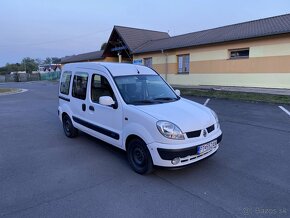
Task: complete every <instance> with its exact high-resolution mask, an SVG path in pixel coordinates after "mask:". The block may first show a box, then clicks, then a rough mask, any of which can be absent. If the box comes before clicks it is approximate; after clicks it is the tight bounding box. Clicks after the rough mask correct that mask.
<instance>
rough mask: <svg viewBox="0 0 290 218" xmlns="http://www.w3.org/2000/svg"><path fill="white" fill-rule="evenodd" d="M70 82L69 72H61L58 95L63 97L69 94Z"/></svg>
mask: <svg viewBox="0 0 290 218" xmlns="http://www.w3.org/2000/svg"><path fill="white" fill-rule="evenodd" d="M70 80H71V72H70V71H65V72H63V73H62V75H61V79H60V93H62V94H65V95H68V94H69V86H70Z"/></svg>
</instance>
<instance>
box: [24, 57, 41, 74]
mask: <svg viewBox="0 0 290 218" xmlns="http://www.w3.org/2000/svg"><path fill="white" fill-rule="evenodd" d="M21 64H22V66H23V67H24V70H25V71H26V73H32V71H35V70H37V69H38V64H37V63H36V61H35V60H34V59H32V58H29V57H27V58H23V60H22V62H21Z"/></svg>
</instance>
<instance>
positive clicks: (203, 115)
mask: <svg viewBox="0 0 290 218" xmlns="http://www.w3.org/2000/svg"><path fill="white" fill-rule="evenodd" d="M179 95H180V92H179V91H178V90H176V91H174V90H173V89H172V88H171V87H170V85H168V84H167V83H166V82H165V81H164V80H163V78H162V77H161V76H159V74H158V73H156V72H155V71H154V70H152V69H150V68H148V67H145V66H139V65H132V64H118V63H100V62H95V63H94V62H90V63H74V64H67V65H65V66H64V67H63V70H62V74H61V79H60V89H59V107H58V114H59V119H60V120H61V122H62V123H63V129H64V133H65V134H66V136H68V137H75V136H76V135H77V133H78V130H81V131H83V132H85V133H87V134H89V135H92V136H94V137H96V138H99V139H101V140H103V141H105V142H107V143H110V144H112V145H114V146H116V147H118V148H121V149H123V150H125V151H126V152H127V156H128V161H129V163H130V166H131V167H132V168H133V170H135V171H136V172H137V173H140V174H145V173H149V172H150V171H151V170H152V168H153V166H154V165H156V166H163V167H180V166H184V165H187V164H191V163H193V162H196V161H199V160H201V159H203V158H206V157H208V156H210V155H212V154H213V153H215V152H216V151H217V149H218V148H219V144H220V142H221V139H222V132H221V129H220V125H219V121H218V117H217V115H216V114H215V112H214V111H212V110H211V109H209V108H207V107H205V106H203V105H200V104H198V103H195V102H193V101H190V100H186V99H184V98H182V97H180V96H179Z"/></svg>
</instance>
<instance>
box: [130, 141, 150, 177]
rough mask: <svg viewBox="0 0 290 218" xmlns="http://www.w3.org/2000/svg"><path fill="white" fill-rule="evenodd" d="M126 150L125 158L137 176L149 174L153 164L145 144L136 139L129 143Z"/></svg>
mask: <svg viewBox="0 0 290 218" xmlns="http://www.w3.org/2000/svg"><path fill="white" fill-rule="evenodd" d="M127 148H128V149H127V157H128V161H129V164H130V166H131V167H132V169H133V170H134V171H135V172H136V173H139V174H149V173H151V172H152V170H153V162H152V158H151V155H150V152H149V150H148V148H147V145H146V143H145V142H144V141H143V140H141V139H138V138H136V139H133V140H131V141H130V142H129V144H128V147H127Z"/></svg>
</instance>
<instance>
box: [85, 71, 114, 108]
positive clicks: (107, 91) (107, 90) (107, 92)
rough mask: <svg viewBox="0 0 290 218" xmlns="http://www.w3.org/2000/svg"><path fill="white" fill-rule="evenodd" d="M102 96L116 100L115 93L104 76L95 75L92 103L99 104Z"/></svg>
mask: <svg viewBox="0 0 290 218" xmlns="http://www.w3.org/2000/svg"><path fill="white" fill-rule="evenodd" d="M101 96H110V97H111V98H113V99H114V100H115V96H114V92H113V90H112V88H111V86H110V84H109V82H108V80H107V79H106V78H105V77H104V76H101V75H98V74H94V75H93V77H92V85H91V99H92V102H95V103H99V98H100V97H101Z"/></svg>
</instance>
